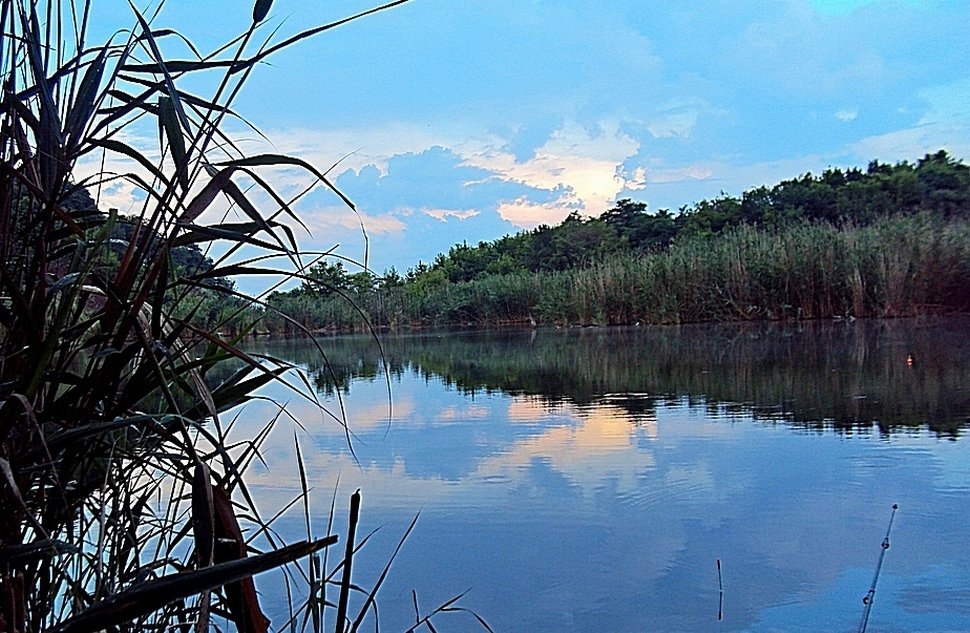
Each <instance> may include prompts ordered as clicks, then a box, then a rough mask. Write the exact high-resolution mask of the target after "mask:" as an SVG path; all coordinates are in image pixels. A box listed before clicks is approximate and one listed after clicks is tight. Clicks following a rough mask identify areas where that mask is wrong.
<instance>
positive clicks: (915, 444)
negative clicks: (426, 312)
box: [240, 318, 970, 632]
mask: <svg viewBox="0 0 970 633" xmlns="http://www.w3.org/2000/svg"><path fill="white" fill-rule="evenodd" d="M323 345H324V348H325V350H326V352H327V357H328V359H329V362H330V367H327V366H326V365H324V364H323V363H322V362H321V360H320V358H319V356H318V355H317V354H316V352H315V351H314V349H313V346H312V345H310V344H308V342H307V341H283V342H271V343H266V344H265V345H264V347H262V348H261V351H264V352H266V353H270V354H274V355H277V356H279V357H281V358H286V359H289V360H291V361H293V362H295V363H297V364H299V365H301V366H303V367H305V368H306V369H307V372H308V374H309V376H310V379H311V383H312V384H313V386H314V388H315V389H317V390H319V392H320V394H321V395H320V397H321V399H322V400H324V402H325V403H326V404H327V406H328V408H329V409H330V410H331V411H333V412H338V411H339V408H340V404H339V402H338V396H339V400H340V401H342V402H343V406H344V407H345V408H346V417H347V419H348V420H349V423H350V427H351V430H352V431H353V433H354V437H353V448H354V451H355V452H356V457H357V461H356V462H355V460H354V458H353V457H352V456H351V455H350V451H349V449H348V446H347V441H346V438H345V436H344V431H343V429H342V428H341V427H340V426H339V425H338V424H337V423H336V422H334V421H333V420H331V419H327V418H326V417H325V416H323V415H321V414H320V412H319V411H318V410H316V409H315V408H314V407H313V406H311V405H309V404H307V403H306V402H304V401H301V400H300V399H298V398H296V397H295V396H292V395H289V394H287V393H285V392H284V391H283V390H279V389H275V388H274V389H273V390H268V391H267V395H269V396H271V397H273V398H274V399H276V400H289V404H288V405H287V407H286V409H287V412H288V414H289V415H292V416H293V417H295V418H296V419H298V420H299V422H300V423H301V424H302V425H303V427H304V428H305V431H300V432H299V433H298V437H299V439H300V443H301V448H302V451H303V458H304V460H305V461H306V463H307V471H308V478H309V480H310V482H311V485H312V486H313V487H314V494H313V499H312V505H313V520H314V529H315V530H316V531H317V532H324V531H325V530H326V522H327V518H328V515H329V508H330V503H331V497H332V495H333V491H334V487H335V485H337V481H338V479H339V486H338V493H337V494H338V506H346V499H347V497H348V496H349V494H350V493H351V492H353V490H355V489H357V488H360V489H361V490H362V495H363V509H362V519H361V520H362V529H363V530H364V532H365V533H366V532H367V531H368V530H370V529H373V528H375V527H379V526H380V527H381V529H380V531H379V532H378V533H377V534H376V535H375V536H374V538H373V539H372V540H371V541H370V542H369V543H368V544H367V546H366V548H365V550H364V552H363V553H362V554H361V556H360V557H359V558H358V563H357V564H358V567H357V568H355V570H356V571H355V580H356V581H358V582H359V583H360V584H361V585H363V586H368V585H371V584H373V582H374V581H375V580H376V578H377V576H378V575H379V573H380V568H381V565H382V564H383V563H384V561H385V560H386V558H387V557H388V556H389V555H390V554H391V552H392V551H393V548H394V546H395V545H396V543H397V539H399V538H400V535H401V534H402V533H403V531H404V529H405V528H406V526H407V524H408V522H409V521H410V520H411V518H412V517H413V516H414V514H415V513H416V512H418V511H419V510H420V512H421V514H420V518H419V520H418V523H417V527H416V529H415V531H414V532H413V533H412V534H411V536H410V537H409V538H408V539H407V542H406V543H405V545H404V548H403V549H402V550H401V553H400V555H399V557H398V559H397V560H396V561H395V563H394V565H393V567H392V571H391V574H390V576H389V578H388V580H387V582H386V584H385V586H384V587H383V588H382V589H381V593H380V595H381V597H382V602H381V607H380V608H381V611H380V622H381V630H386V631H397V630H404V629H406V628H407V627H408V626H409V625H410V624H412V623H413V620H414V616H413V606H412V594H411V591H410V590H411V589H412V588H413V589H415V590H416V591H417V595H418V598H419V600H420V603H421V608H422V610H425V609H426V608H430V607H433V606H434V605H435V604H437V603H440V602H441V601H444V600H446V599H447V598H449V597H451V595H453V594H455V593H458V592H462V591H465V590H469V589H470V591H469V593H468V594H467V595H466V597H465V598H464V599H463V601H462V604H464V605H465V606H467V607H470V608H473V609H474V610H475V611H476V612H478V613H479V614H481V615H482V616H483V617H485V618H486V619H487V620H488V621H489V623H490V624H491V625H492V626H493V628H494V629H495V630H496V631H550V632H552V631H618V632H619V631H691V632H693V631H856V630H858V628H859V623H860V618H861V616H862V612H863V603H862V597H863V596H864V595H865V594H866V592H867V590H868V589H869V586H870V583H871V582H872V579H873V574H874V571H875V568H876V563H877V561H878V558H879V554H880V551H881V549H880V543H881V542H882V540H883V537H884V536H885V533H886V529H887V526H888V523H889V518H890V514H891V506H892V504H894V503H898V504H899V506H900V507H899V511H898V513H897V514H896V517H895V523H894V525H893V531H892V536H891V547H890V549H889V550H888V551H887V552H886V558H885V562H884V565H883V568H882V572H881V575H880V578H879V585H878V588H877V592H876V595H875V601H874V603H873V608H872V613H871V617H870V621H869V626H868V630H869V631H873V632H875V631H883V632H889V631H940V632H942V631H968V630H970V541H968V536H967V526H968V524H970V503H968V502H970V452H968V448H967V440H966V439H965V438H964V437H963V435H964V434H965V433H966V429H965V425H966V424H967V422H968V416H970V320H968V319H965V318H955V319H946V320H926V321H882V322H861V321H856V322H853V323H847V322H841V323H824V324H822V323H818V324H804V325H783V326H782V325H774V326H770V325H756V326H737V325H730V326H690V327H679V328H630V329H623V330H611V329H606V330H604V329H586V330H539V331H517V332H488V333H452V334H444V335H442V334H429V335H423V336H409V337H397V338H392V337H388V338H386V339H384V350H383V354H384V363H386V367H387V372H386V373H385V371H384V369H383V365H382V362H381V354H380V352H379V350H378V348H377V347H376V345H375V344H374V343H373V342H372V341H370V340H369V339H367V338H341V339H329V340H325V341H324V342H323ZM388 384H389V385H390V389H391V394H392V395H391V403H392V411H391V414H390V416H389V415H388V395H387V389H388ZM272 414H273V407H272V405H270V404H269V403H256V404H253V405H250V406H249V407H248V408H247V409H246V410H245V412H244V414H243V416H242V418H241V422H240V427H241V428H242V429H243V430H245V429H246V428H247V427H251V428H255V427H257V426H258V425H260V424H262V423H263V422H264V421H265V420H267V419H268V418H269V417H270V416H271V415H272ZM294 455H295V450H294V445H293V432H292V427H291V425H287V424H282V423H281V424H280V425H278V426H277V429H276V430H275V431H274V432H273V434H272V435H271V436H270V439H269V441H268V442H267V444H266V445H265V447H264V456H265V459H266V462H267V464H268V465H269V469H268V470H265V469H262V468H260V469H259V470H258V472H254V477H253V479H252V481H253V484H254V490H255V491H257V493H258V494H259V495H260V498H261V499H262V503H263V504H264V506H265V507H266V508H267V510H265V511H264V513H267V512H270V511H271V510H272V508H274V507H278V506H280V505H282V504H284V503H285V502H286V501H287V500H289V499H291V498H292V497H293V496H294V494H295V493H296V492H297V491H298V490H299V474H298V469H297V468H296V466H295V459H294ZM345 520H346V519H345V512H339V511H338V517H337V523H338V525H339V526H340V528H341V531H342V530H343V525H344V522H345ZM277 528H278V529H279V530H280V532H282V534H283V535H284V536H288V537H290V538H297V537H299V536H301V535H302V534H303V531H304V529H305V528H304V525H303V519H302V517H301V515H299V513H296V514H293V515H292V516H289V518H284V519H282V520H281V521H280V522H278V523H277ZM717 560H720V561H721V564H722V572H723V580H722V585H721V586H723V603H722V605H721V607H722V619H720V620H719V619H718V611H719V598H720V594H719V583H718V572H717V567H716V561H717ZM261 589H262V591H263V592H264V593H267V594H269V595H279V596H280V597H279V598H278V599H277V601H276V611H274V614H275V617H274V623H279V622H281V621H282V619H281V616H280V615H279V614H280V613H281V610H282V604H283V598H282V595H283V594H282V593H280V592H279V587H278V586H275V585H272V584H270V583H265V582H264V584H263V585H262V586H261ZM331 597H333V596H331ZM473 624H474V620H472V619H470V618H468V617H467V616H464V615H462V614H455V615H450V616H447V617H442V618H441V619H439V620H436V628H437V629H438V630H441V631H444V630H451V631H466V630H473V629H474V627H473ZM328 628H330V627H329V626H328Z"/></svg>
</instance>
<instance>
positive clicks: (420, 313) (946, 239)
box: [279, 213, 970, 331]
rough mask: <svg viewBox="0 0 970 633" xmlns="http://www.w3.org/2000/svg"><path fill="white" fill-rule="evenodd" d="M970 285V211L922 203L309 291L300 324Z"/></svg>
mask: <svg viewBox="0 0 970 633" xmlns="http://www.w3.org/2000/svg"><path fill="white" fill-rule="evenodd" d="M968 288H970V222H967V221H966V220H961V219H946V218H944V217H942V216H940V215H937V214H931V213H922V214H913V215H906V216H897V217H891V218H886V219H884V220H881V221H878V222H875V223H873V224H871V225H867V226H863V227H855V226H844V227H835V226H833V225H829V224H825V223H808V222H806V223H801V224H795V225H792V226H788V227H785V228H783V229H776V230H764V229H757V228H754V227H751V226H747V225H741V226H738V227H735V228H733V229H729V230H726V231H724V232H722V233H720V234H717V235H704V236H691V237H686V238H682V239H679V240H677V241H675V242H674V243H673V244H672V245H671V246H670V247H669V248H667V249H666V250H663V251H659V252H653V253H649V254H646V255H629V254H628V255H621V256H613V257H609V258H607V259H604V260H601V261H598V262H595V263H593V264H591V265H589V266H587V267H584V268H580V269H573V270H567V271H556V272H543V273H529V272H518V273H507V274H502V275H483V276H481V277H479V278H477V279H473V280H471V281H467V282H459V283H449V282H446V281H442V283H440V284H437V285H435V286H433V287H430V288H428V287H423V288H416V287H414V286H412V285H408V284H405V285H404V286H401V287H395V288H391V289H388V290H383V291H375V292H371V293H363V294H360V295H357V296H355V297H354V299H355V302H356V304H357V307H358V308H359V310H355V309H352V308H350V307H348V306H347V305H346V302H342V301H340V300H337V299H334V298H329V299H321V298H320V297H314V296H306V297H300V298H299V304H298V305H299V309H298V310H297V311H298V312H299V314H300V315H301V318H302V320H301V321H300V324H302V325H305V326H306V327H308V328H311V329H315V328H319V329H331V330H335V331H343V330H359V331H362V329H363V328H364V327H365V323H366V319H369V320H370V322H371V323H374V324H377V325H379V326H382V327H389V328H398V327H406V326H447V325H452V326H453V325H501V324H509V323H528V322H532V321H534V322H537V323H546V324H559V325H568V324H581V325H597V324H598V325H616V324H632V323H637V322H641V323H689V322H698V321H738V320H742V321H744V320H757V319H768V320H782V319H820V318H835V317H898V316H913V315H920V314H927V313H938V312H952V311H967V310H970V290H968ZM286 301H291V299H287V298H282V299H281V300H280V303H279V305H280V306H281V307H282V306H290V305H293V304H290V303H286ZM294 307H296V306H294ZM287 309H289V308H287ZM365 317H366V318H365ZM294 327H295V326H289V331H293V328H294Z"/></svg>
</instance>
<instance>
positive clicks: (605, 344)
mask: <svg viewBox="0 0 970 633" xmlns="http://www.w3.org/2000/svg"><path fill="white" fill-rule="evenodd" d="M968 332H970V319H968V318H964V317H956V318H948V319H923V320H880V321H854V322H809V323H798V324H755V325H741V326H739V325H736V324H727V325H720V326H716V325H715V326H711V325H700V326H680V327H650V328H628V329H609V330H603V329H567V330H542V331H539V332H536V331H532V330H528V331H498V332H486V333H483V332H477V333H465V334H461V333H457V334H450V335H441V334H429V335H418V336H406V337H388V338H386V339H384V340H383V346H384V347H383V351H384V358H385V360H386V363H387V367H388V369H389V374H390V376H391V377H392V378H399V377H400V376H401V375H402V374H403V373H405V372H407V371H412V370H413V371H415V372H417V373H418V374H419V375H422V376H424V377H426V378H432V377H438V378H440V379H441V380H443V381H444V382H445V383H446V384H447V385H449V386H452V387H454V388H456V389H458V390H459V391H460V392H462V393H466V394H469V395H474V394H476V393H479V392H484V393H491V392H493V391H501V392H504V393H507V394H511V395H523V394H526V395H536V396H539V397H540V398H541V399H543V400H544V401H546V402H550V403H557V402H562V401H568V402H570V403H574V404H577V405H580V406H582V405H593V404H596V405H599V404H601V403H603V402H604V401H606V402H609V403H611V404H616V405H617V406H621V407H623V408H625V409H626V410H627V411H629V412H630V413H631V414H633V415H644V416H647V417H649V416H650V415H653V410H654V409H655V407H656V404H657V403H658V402H673V401H676V400H678V399H679V398H681V397H687V398H689V399H690V400H691V402H696V403H699V404H703V405H704V406H709V407H712V408H714V409H715V410H716V411H718V412H719V414H723V413H725V412H728V413H730V412H737V413H741V414H748V413H753V414H754V415H755V416H756V417H757V418H760V419H768V420H783V421H789V422H794V423H797V424H799V425H802V426H804V427H807V428H818V429H822V428H826V427H834V428H837V429H840V430H843V431H846V432H848V431H851V430H853V429H860V428H863V429H864V428H868V427H870V426H872V425H877V426H878V427H879V429H880V430H881V431H883V432H891V431H892V430H893V429H897V428H911V427H914V426H921V425H928V426H929V427H930V428H931V429H933V430H934V431H938V432H940V433H949V434H953V435H956V434H958V433H959V429H960V427H961V426H963V425H965V424H966V423H967V420H968V416H970V393H968V390H967V389H966V385H967V384H968V382H970V338H968V336H967V333H968ZM322 345H323V348H324V350H325V352H326V354H327V358H328V360H329V363H330V366H331V367H330V368H326V367H324V365H323V362H322V360H321V358H320V356H319V354H318V353H317V352H316V351H315V350H314V349H313V348H312V346H309V345H306V344H305V341H300V340H284V341H274V342H270V343H266V344H265V349H266V351H268V352H270V353H275V354H279V355H281V356H283V357H285V358H287V359H291V360H294V361H297V362H300V363H302V364H304V365H306V366H307V367H309V368H310V369H311V371H312V375H313V378H314V381H315V383H316V385H317V387H318V389H319V390H320V391H321V393H325V394H333V393H334V391H337V390H339V391H341V392H346V391H347V389H348V388H349V385H350V384H351V382H352V381H353V380H356V379H361V378H374V377H376V376H378V375H379V374H380V373H381V369H382V368H381V358H380V352H379V349H378V347H377V346H376V344H374V343H373V342H372V341H369V340H368V339H366V338H351V337H348V338H338V339H325V340H323V341H322ZM611 394H619V395H611Z"/></svg>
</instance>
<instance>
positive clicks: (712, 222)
mask: <svg viewBox="0 0 970 633" xmlns="http://www.w3.org/2000/svg"><path fill="white" fill-rule="evenodd" d="M921 214H922V215H928V216H932V218H933V221H934V222H939V223H941V224H940V225H939V227H938V228H940V230H943V229H942V227H943V225H949V224H952V223H962V222H966V221H968V220H970V167H968V166H967V165H965V164H964V163H963V162H962V161H960V160H958V159H955V158H953V157H951V156H950V155H949V154H948V153H947V152H946V151H944V150H940V151H939V152H936V153H931V154H927V155H926V156H924V157H923V158H921V159H919V160H918V161H916V162H915V163H913V162H909V161H902V162H898V163H895V164H888V163H881V162H879V161H875V160H874V161H872V162H870V163H869V165H868V166H867V168H866V169H864V170H863V169H860V168H849V169H844V170H843V169H840V168H829V169H826V170H825V171H823V172H822V173H821V174H818V175H815V174H811V173H807V174H804V175H802V176H799V177H796V178H793V179H789V180H785V181H782V182H780V183H778V184H776V185H774V186H772V187H768V186H761V187H757V188H753V189H749V190H747V191H745V192H743V193H742V194H741V195H740V196H732V195H728V194H726V193H722V194H721V195H719V196H717V197H716V198H713V199H705V200H701V201H700V202H697V203H694V204H693V205H691V206H683V207H681V208H680V209H679V210H678V211H677V212H676V213H672V212H670V211H669V210H668V209H660V210H659V211H656V212H651V211H650V210H649V209H648V207H647V204H646V203H645V202H640V201H634V200H631V199H622V200H619V201H617V202H616V203H615V205H614V206H613V207H612V208H610V209H609V210H608V211H606V212H605V213H603V214H602V215H600V216H599V217H590V218H584V217H582V216H580V215H579V214H578V213H575V212H574V213H572V214H571V215H569V216H568V217H567V218H566V219H565V220H563V221H562V222H561V223H560V224H558V225H556V226H548V225H542V226H539V227H537V228H535V229H533V230H531V231H522V232H519V233H517V234H515V235H508V236H505V237H502V238H499V239H497V240H494V241H491V242H484V241H483V242H479V243H478V244H477V245H474V246H471V245H468V244H465V243H463V244H458V245H455V246H453V247H452V248H451V249H449V251H448V252H447V253H442V254H439V255H438V256H437V257H435V259H434V260H433V261H432V262H430V263H424V262H419V263H418V264H417V265H415V266H414V267H412V268H410V269H408V270H407V272H406V273H405V274H403V275H401V274H399V273H398V272H397V271H396V270H394V269H393V268H392V269H389V270H386V271H385V272H384V274H383V275H379V276H378V275H375V274H373V273H371V272H369V271H361V272H355V273H352V272H350V271H349V270H348V268H347V267H345V266H344V264H343V263H342V262H340V261H336V262H334V261H321V262H319V263H317V264H315V265H314V266H312V267H311V268H310V269H309V270H308V271H307V275H306V277H305V278H304V280H303V283H302V285H301V286H300V287H299V288H296V289H294V290H291V291H289V292H282V293H274V294H273V295H271V296H270V297H269V301H268V303H269V305H270V306H271V307H273V308H277V309H279V310H281V311H287V310H294V309H295V310H296V312H297V313H300V314H302V316H299V317H298V320H300V319H304V320H305V323H304V324H305V325H307V326H308V327H311V328H320V327H324V328H326V327H337V328H338V329H339V328H341V327H344V326H346V324H345V323H342V319H337V318H336V313H337V312H342V310H341V309H340V308H337V307H336V306H332V307H330V308H328V309H327V310H315V309H314V307H317V308H322V304H323V303H326V302H330V301H344V302H346V301H347V299H350V300H352V301H357V302H359V304H360V305H358V306H357V307H361V305H365V304H366V305H368V306H369V305H371V304H373V303H374V302H375V301H377V298H375V297H373V296H371V295H374V294H375V293H376V294H378V295H380V299H381V300H382V301H383V303H387V302H388V301H393V300H395V298H397V297H399V296H403V297H404V298H405V299H407V300H408V305H410V306H413V305H414V304H415V303H417V302H421V303H428V305H427V306H426V307H425V308H421V309H418V310H416V311H415V310H413V309H408V310H403V311H402V313H401V315H400V316H401V319H400V321H401V322H397V323H389V325H404V324H406V323H408V322H410V323H412V324H424V325H428V324H438V325H441V324H454V323H461V322H468V321H471V322H488V321H490V320H491V319H490V318H489V317H488V316H481V315H473V316H472V317H471V318H468V317H469V315H468V314H467V311H466V313H464V314H463V313H462V311H461V310H458V311H457V312H456V311H451V313H449V311H448V310H444V311H442V310H441V309H436V308H435V307H434V306H433V303H434V301H433V299H431V297H432V296H433V295H437V296H439V297H441V296H454V295H455V294H456V293H458V294H460V289H461V286H462V285H463V284H482V283H484V281H483V280H485V279H489V278H492V279H493V281H494V280H497V279H500V278H501V279H505V280H511V279H515V278H522V279H526V278H528V277H529V276H530V275H532V276H534V275H551V274H554V273H565V272H568V271H573V272H574V273H575V272H577V271H581V270H586V269H590V268H591V267H596V266H602V265H603V263H604V262H608V261H616V260H637V259H639V258H644V257H650V256H659V255H664V254H666V255H668V256H669V255H670V254H671V252H672V251H671V249H672V247H674V246H675V245H680V247H681V250H683V247H684V245H687V244H692V245H693V246H692V247H691V248H693V249H701V250H703V249H704V248H706V247H703V246H698V245H700V244H702V243H704V241H705V240H712V239H713V240H717V238H718V237H719V236H724V235H725V234H727V233H730V232H732V231H737V230H738V228H739V227H745V228H746V229H750V230H754V231H760V232H765V233H767V234H773V235H778V234H780V233H784V232H790V231H792V230H794V228H795V227H797V226H800V225H805V224H810V225H820V226H824V227H826V229H830V230H833V231H837V232H844V231H858V230H861V229H864V228H866V227H871V226H874V225H877V224H880V223H884V222H886V221H889V220H891V219H893V218H904V217H912V216H917V215H921ZM925 225H926V224H925V222H924V223H922V224H920V226H925ZM803 233H804V232H803ZM889 233H891V231H889V232H888V233H887V231H881V233H880V234H882V235H888V234H889ZM749 241H750V240H749ZM873 247H875V245H873ZM880 247H881V248H892V244H882V245H880ZM691 248H688V250H691ZM675 250H676V249H675ZM852 274H854V273H852ZM524 300H525V301H526V302H527V303H528V301H529V300H528V299H524ZM537 301H538V300H537V299H534V300H533V305H528V306H522V307H520V309H519V310H518V314H512V313H514V312H515V311H514V310H513V311H510V312H509V313H508V315H507V318H509V319H511V320H525V319H530V318H531V319H534V318H535V314H536V313H541V312H542V311H541V310H539V309H538V308H539V306H538V304H537ZM377 302H378V303H381V301H377ZM445 307H446V306H437V308H445ZM776 308H777V309H770V310H769V309H767V308H762V309H761V310H762V312H765V313H770V314H776V315H782V314H783V312H784V311H783V310H781V309H780V308H781V306H777V307H776ZM364 312H365V313H368V314H369V316H371V317H378V316H379V315H377V314H373V313H369V312H368V311H367V310H364ZM816 312H817V311H816ZM876 312H878V310H876ZM314 313H315V314H316V316H314ZM564 314H565V313H564ZM463 316H464V317H465V318H464V319H463ZM709 316H710V317H711V318H723V315H721V314H720V313H718V314H716V315H715V314H713V313H712V314H711V315H709ZM860 316H861V315H860ZM505 318H506V317H503V320H504V319H505ZM563 318H567V319H568V317H563ZM328 319H336V321H335V322H328ZM697 319H698V320H704V319H705V316H704V315H703V314H699V315H698V317H697ZM352 320H354V321H355V322H356V319H354V318H352ZM385 320H386V321H394V319H393V318H390V317H388V318H387V319H384V318H377V319H376V322H377V323H378V324H384V323H383V322H384V321H385ZM607 320H609V319H607ZM271 322H272V319H271Z"/></svg>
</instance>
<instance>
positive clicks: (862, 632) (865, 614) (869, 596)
mask: <svg viewBox="0 0 970 633" xmlns="http://www.w3.org/2000/svg"><path fill="white" fill-rule="evenodd" d="M898 509H899V504H898V503H894V504H893V513H892V514H891V515H890V516H889V527H888V528H887V529H886V538H884V539H883V540H882V551H881V552H879V562H878V563H876V574H875V575H874V576H873V577H872V584H871V585H870V586H869V592H868V593H866V596H865V597H864V598H863V599H862V604H864V605H866V606H865V608H864V609H863V610H862V621H861V622H859V633H866V627H868V626H869V612H870V611H872V600H873V597H874V596H875V595H876V583H877V582H879V572H880V571H882V561H883V559H884V558H885V557H886V550H888V549H889V533H890V532H891V531H892V529H893V519H895V518H896V510H898Z"/></svg>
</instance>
